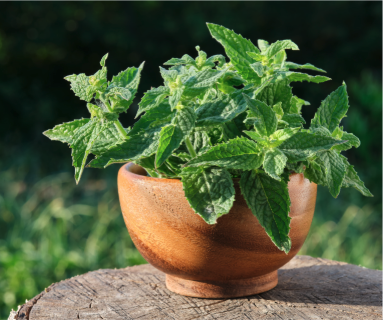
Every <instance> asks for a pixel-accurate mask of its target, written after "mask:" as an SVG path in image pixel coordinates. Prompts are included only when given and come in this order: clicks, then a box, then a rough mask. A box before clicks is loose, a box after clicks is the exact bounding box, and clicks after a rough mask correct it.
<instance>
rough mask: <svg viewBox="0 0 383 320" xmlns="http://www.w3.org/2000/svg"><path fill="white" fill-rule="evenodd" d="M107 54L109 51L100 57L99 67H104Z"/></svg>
mask: <svg viewBox="0 0 383 320" xmlns="http://www.w3.org/2000/svg"><path fill="white" fill-rule="evenodd" d="M108 55H109V53H107V54H106V55H104V56H103V57H102V58H101V61H100V65H101V67H105V61H106V59H107V58H108Z"/></svg>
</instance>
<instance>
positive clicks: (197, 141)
mask: <svg viewBox="0 0 383 320" xmlns="http://www.w3.org/2000/svg"><path fill="white" fill-rule="evenodd" d="M189 139H190V142H191V143H192V145H193V149H194V150H195V152H197V154H199V153H200V151H201V150H204V149H205V150H206V149H208V148H209V147H211V141H210V137H209V135H208V134H207V133H206V132H205V131H194V132H193V133H192V134H190V135H189ZM177 156H178V155H177ZM183 158H185V157H183ZM187 160H188V161H189V160H191V158H190V155H189V159H187Z"/></svg>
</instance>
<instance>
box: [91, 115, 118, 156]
mask: <svg viewBox="0 0 383 320" xmlns="http://www.w3.org/2000/svg"><path fill="white" fill-rule="evenodd" d="M103 127H104V128H103V130H102V131H101V132H100V133H99V135H98V137H97V139H96V141H94V143H93V145H92V148H91V150H90V152H91V153H93V154H94V155H100V154H102V153H104V152H106V151H107V150H108V149H109V148H111V147H112V146H114V145H116V144H117V143H119V142H121V141H123V139H122V138H121V135H120V133H119V132H118V130H117V128H116V126H115V124H114V122H105V123H104V125H103Z"/></svg>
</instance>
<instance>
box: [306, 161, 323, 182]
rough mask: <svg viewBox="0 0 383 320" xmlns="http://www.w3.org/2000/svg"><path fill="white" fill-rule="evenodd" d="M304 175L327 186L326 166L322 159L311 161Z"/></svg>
mask: <svg viewBox="0 0 383 320" xmlns="http://www.w3.org/2000/svg"><path fill="white" fill-rule="evenodd" d="M304 176H305V178H307V179H309V180H310V181H311V182H314V183H316V184H319V185H321V186H324V187H327V178H326V167H325V166H324V164H323V162H322V161H321V160H320V159H315V160H312V161H309V166H308V167H307V168H306V170H305V171H304Z"/></svg>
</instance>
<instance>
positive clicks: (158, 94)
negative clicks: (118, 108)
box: [136, 87, 170, 118]
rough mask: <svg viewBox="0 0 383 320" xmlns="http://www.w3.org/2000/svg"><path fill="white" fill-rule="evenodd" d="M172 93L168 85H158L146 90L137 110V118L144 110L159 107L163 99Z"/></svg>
mask: <svg viewBox="0 0 383 320" xmlns="http://www.w3.org/2000/svg"><path fill="white" fill-rule="evenodd" d="M169 94H170V90H169V88H167V87H158V88H154V89H151V90H149V91H146V92H145V93H144V96H143V97H142V99H141V102H140V103H139V104H138V105H139V108H138V111H137V115H136V118H137V117H138V116H139V115H140V114H141V113H142V112H144V111H148V110H151V109H153V108H155V107H158V106H159V105H160V103H161V102H162V101H164V100H165V98H166V97H167V96H168V95H169Z"/></svg>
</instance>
